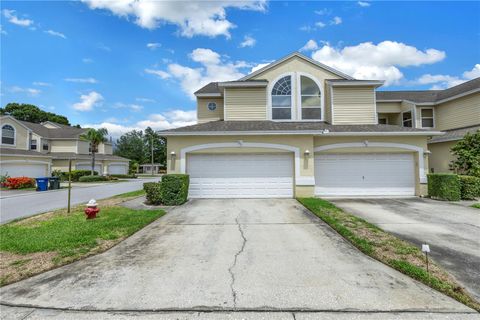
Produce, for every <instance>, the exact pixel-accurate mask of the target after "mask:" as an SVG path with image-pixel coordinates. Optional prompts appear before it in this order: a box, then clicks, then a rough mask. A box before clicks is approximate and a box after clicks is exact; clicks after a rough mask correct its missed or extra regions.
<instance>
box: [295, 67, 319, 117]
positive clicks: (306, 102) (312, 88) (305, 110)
mask: <svg viewBox="0 0 480 320" xmlns="http://www.w3.org/2000/svg"><path fill="white" fill-rule="evenodd" d="M300 91H301V96H302V99H301V103H302V105H301V106H302V119H303V120H320V119H322V95H321V92H320V88H319V87H318V85H317V84H316V83H315V81H313V80H312V79H310V78H309V77H306V76H301V77H300Z"/></svg>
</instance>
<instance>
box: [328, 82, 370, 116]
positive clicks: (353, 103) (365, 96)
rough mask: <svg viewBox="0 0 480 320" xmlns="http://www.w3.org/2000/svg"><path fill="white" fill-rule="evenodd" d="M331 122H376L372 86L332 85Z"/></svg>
mask: <svg viewBox="0 0 480 320" xmlns="http://www.w3.org/2000/svg"><path fill="white" fill-rule="evenodd" d="M332 89H333V124H376V112H375V89H374V88H373V87H332Z"/></svg>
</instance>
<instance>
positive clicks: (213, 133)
mask: <svg viewBox="0 0 480 320" xmlns="http://www.w3.org/2000/svg"><path fill="white" fill-rule="evenodd" d="M444 134H445V133H444V132H441V131H414V132H401V131H400V132H398V131H397V132H328V133H324V132H323V131H322V130H315V131H273V132H268V131H198V132H165V133H162V136H166V137H168V136H271V135H314V136H343V137H350V136H441V135H444Z"/></svg>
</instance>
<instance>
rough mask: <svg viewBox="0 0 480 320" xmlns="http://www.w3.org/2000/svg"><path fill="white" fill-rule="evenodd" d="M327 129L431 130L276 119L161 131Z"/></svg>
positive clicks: (369, 130)
mask: <svg viewBox="0 0 480 320" xmlns="http://www.w3.org/2000/svg"><path fill="white" fill-rule="evenodd" d="M323 130H328V131H329V132H332V133H334V132H345V133H348V132H380V133H387V132H425V133H428V132H431V131H430V130H426V129H415V128H405V127H401V126H394V125H385V124H378V125H373V124H372V125H331V124H328V123H325V122H304V121H302V122H277V121H221V120H220V121H211V122H206V123H201V124H195V125H192V126H187V127H182V128H176V129H169V130H164V131H161V132H162V133H164V134H166V135H168V134H169V133H174V134H175V133H186V134H188V133H191V134H192V135H194V134H195V133H199V132H216V133H222V132H226V133H228V132H275V131H288V132H292V131H296V132H301V131H305V132H312V131H319V133H320V132H321V131H323Z"/></svg>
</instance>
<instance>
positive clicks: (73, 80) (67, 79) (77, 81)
mask: <svg viewBox="0 0 480 320" xmlns="http://www.w3.org/2000/svg"><path fill="white" fill-rule="evenodd" d="M64 80H65V81H67V82H76V83H97V82H98V81H97V79H95V78H65V79H64Z"/></svg>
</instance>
